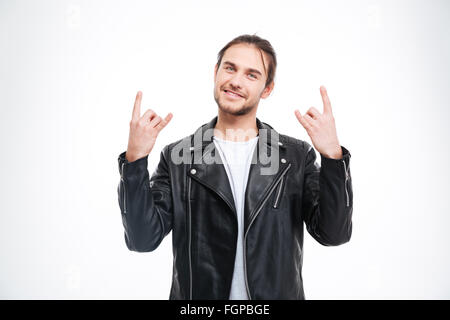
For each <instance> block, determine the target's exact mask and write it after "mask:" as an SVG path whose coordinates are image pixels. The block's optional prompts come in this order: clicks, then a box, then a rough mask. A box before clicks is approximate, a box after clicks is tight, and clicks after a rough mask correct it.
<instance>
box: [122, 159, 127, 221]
mask: <svg viewBox="0 0 450 320" xmlns="http://www.w3.org/2000/svg"><path fill="white" fill-rule="evenodd" d="M124 165H125V162H123V163H122V176H121V180H122V186H123V214H126V213H127V188H126V186H125V179H124V178H123V168H124Z"/></svg>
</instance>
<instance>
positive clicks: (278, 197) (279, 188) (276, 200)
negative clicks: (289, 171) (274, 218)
mask: <svg viewBox="0 0 450 320" xmlns="http://www.w3.org/2000/svg"><path fill="white" fill-rule="evenodd" d="M283 181H284V176H283V177H281V181H280V183H279V186H278V191H277V196H276V198H275V203H274V204H273V207H274V208H275V209H276V208H277V207H278V201H279V200H280V195H281V189H282V188H283Z"/></svg>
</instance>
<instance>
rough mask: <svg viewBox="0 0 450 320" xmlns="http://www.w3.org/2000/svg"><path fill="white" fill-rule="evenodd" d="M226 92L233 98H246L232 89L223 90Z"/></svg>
mask: <svg viewBox="0 0 450 320" xmlns="http://www.w3.org/2000/svg"><path fill="white" fill-rule="evenodd" d="M223 91H224V92H225V94H226V95H227V96H229V97H231V98H234V99H240V98H244V97H243V96H242V95H240V94H239V93H236V92H234V91H231V90H223Z"/></svg>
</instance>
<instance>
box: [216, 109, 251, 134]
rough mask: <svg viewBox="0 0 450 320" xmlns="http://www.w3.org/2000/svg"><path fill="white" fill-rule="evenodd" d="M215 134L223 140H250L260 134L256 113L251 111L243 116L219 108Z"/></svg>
mask: <svg viewBox="0 0 450 320" xmlns="http://www.w3.org/2000/svg"><path fill="white" fill-rule="evenodd" d="M214 135H215V136H217V137H219V138H221V139H223V140H230V141H236V142H240V141H248V140H250V139H252V138H254V137H256V136H257V135H258V126H257V125H256V114H255V113H253V112H251V113H248V114H245V115H242V116H234V115H231V114H229V113H224V112H222V111H221V110H220V109H219V113H218V115H217V123H216V126H215V127H214Z"/></svg>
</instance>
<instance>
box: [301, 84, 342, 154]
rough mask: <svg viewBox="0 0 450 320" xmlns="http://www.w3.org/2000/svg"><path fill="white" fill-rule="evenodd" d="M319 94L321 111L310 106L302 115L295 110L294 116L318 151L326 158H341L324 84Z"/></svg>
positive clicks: (340, 149)
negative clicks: (321, 103) (320, 96)
mask: <svg viewBox="0 0 450 320" xmlns="http://www.w3.org/2000/svg"><path fill="white" fill-rule="evenodd" d="M320 94H321V95H322V101H323V113H320V112H319V111H318V110H317V109H316V108H314V107H311V108H309V110H308V111H307V112H306V113H305V114H304V115H303V116H302V115H301V113H300V111H298V110H295V116H296V117H297V119H298V121H299V122H300V124H301V125H302V126H303V128H305V130H306V132H307V133H308V135H309V137H310V138H311V141H312V143H313V145H314V147H315V148H316V150H317V151H318V152H320V153H321V154H322V155H324V156H325V157H327V158H331V159H341V158H342V148H341V146H340V144H339V140H338V137H337V133H336V125H335V122H334V117H333V113H332V111H331V103H330V99H329V98H328V94H327V90H326V89H325V87H324V86H321V87H320Z"/></svg>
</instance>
